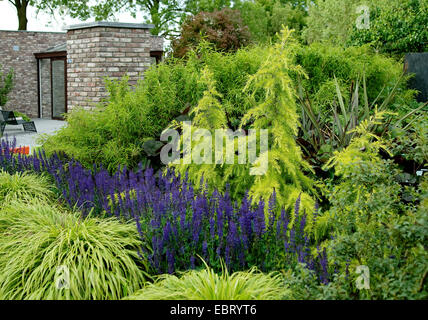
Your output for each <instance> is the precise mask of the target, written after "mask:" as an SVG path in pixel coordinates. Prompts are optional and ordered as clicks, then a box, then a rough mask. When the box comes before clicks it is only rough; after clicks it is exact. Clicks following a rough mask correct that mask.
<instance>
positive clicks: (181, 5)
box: [91, 0, 185, 38]
mask: <svg viewBox="0 0 428 320" xmlns="http://www.w3.org/2000/svg"><path fill="white" fill-rule="evenodd" d="M119 11H128V12H129V13H130V14H131V15H132V16H133V17H136V14H137V12H139V11H142V12H143V13H144V22H145V23H151V24H153V25H154V26H155V27H154V28H153V29H152V30H151V32H152V34H154V35H161V36H164V37H166V38H169V37H171V36H173V35H177V34H178V29H179V21H180V20H182V17H183V15H184V12H185V1H184V0H101V1H97V4H96V5H94V6H92V7H91V13H92V15H93V16H94V17H95V19H96V20H105V19H109V18H111V17H113V16H114V14H115V13H117V12H119Z"/></svg>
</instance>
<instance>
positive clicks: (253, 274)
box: [125, 266, 285, 300]
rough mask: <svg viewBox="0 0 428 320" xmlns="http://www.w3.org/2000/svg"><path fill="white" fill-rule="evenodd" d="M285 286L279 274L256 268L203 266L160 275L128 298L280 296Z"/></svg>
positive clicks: (258, 297) (181, 298)
mask: <svg viewBox="0 0 428 320" xmlns="http://www.w3.org/2000/svg"><path fill="white" fill-rule="evenodd" d="M284 293H285V288H284V287H283V280H282V278H281V276H280V275H279V274H274V273H270V274H264V273H261V272H259V271H258V270H257V269H256V268H252V269H250V270H249V271H244V272H235V273H233V274H229V272H228V271H227V269H226V268H225V267H224V266H223V272H222V273H221V274H217V273H215V272H214V270H213V269H211V268H209V267H208V266H206V268H205V269H203V270H199V271H196V270H191V271H187V272H184V273H182V274H181V276H180V277H177V276H175V275H161V276H159V278H158V279H157V281H156V282H155V283H150V284H148V285H147V286H146V287H144V288H143V289H141V290H139V291H137V292H136V293H134V294H133V295H132V296H129V297H127V298H125V299H129V300H279V299H281V298H282V297H283V296H284Z"/></svg>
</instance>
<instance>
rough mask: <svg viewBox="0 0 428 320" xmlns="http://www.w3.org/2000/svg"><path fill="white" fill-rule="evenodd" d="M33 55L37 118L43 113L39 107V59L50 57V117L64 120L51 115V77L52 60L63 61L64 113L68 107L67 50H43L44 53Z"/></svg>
mask: <svg viewBox="0 0 428 320" xmlns="http://www.w3.org/2000/svg"><path fill="white" fill-rule="evenodd" d="M34 56H35V57H36V59H37V92H38V97H37V98H38V99H37V100H38V116H39V118H41V117H42V116H43V115H42V114H40V109H41V101H40V95H41V92H40V86H41V83H40V72H41V70H40V63H39V60H40V59H50V83H51V118H52V119H56V120H64V119H63V118H60V117H54V116H53V90H52V89H53V86H52V84H53V79H52V60H63V61H64V91H65V92H64V95H65V99H64V100H65V101H64V103H65V106H64V110H65V113H67V112H68V108H67V104H68V102H67V51H59V52H44V53H35V54H34Z"/></svg>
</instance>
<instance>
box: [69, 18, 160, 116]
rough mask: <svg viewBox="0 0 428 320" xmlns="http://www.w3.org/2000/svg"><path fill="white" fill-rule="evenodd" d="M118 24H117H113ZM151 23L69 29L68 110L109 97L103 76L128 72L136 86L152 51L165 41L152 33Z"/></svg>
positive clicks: (88, 107)
mask: <svg viewBox="0 0 428 320" xmlns="http://www.w3.org/2000/svg"><path fill="white" fill-rule="evenodd" d="M114 25H115V26H114ZM150 28H151V26H150V25H134V24H121V23H117V24H115V23H93V24H92V25H91V24H89V25H86V26H84V25H80V26H74V27H73V26H71V27H70V28H69V30H68V32H67V61H68V64H67V79H68V83H67V91H68V95H67V98H68V99H67V100H68V111H70V110H72V109H73V107H75V106H81V107H84V108H85V109H90V108H92V107H93V106H94V105H95V104H97V103H99V102H101V101H102V100H103V98H106V97H107V92H106V89H105V86H104V77H109V78H112V79H119V78H120V77H122V76H123V75H124V74H125V73H126V74H128V76H129V79H130V84H131V85H135V84H136V83H137V80H138V79H139V78H141V77H142V73H143V72H144V71H145V70H146V69H147V68H148V67H149V66H150V65H151V64H152V63H153V61H154V59H153V58H151V57H150V51H151V50H162V47H163V40H162V38H160V37H153V36H151V34H150Z"/></svg>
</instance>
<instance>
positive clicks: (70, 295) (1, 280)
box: [0, 202, 146, 300]
mask: <svg viewBox="0 0 428 320" xmlns="http://www.w3.org/2000/svg"><path fill="white" fill-rule="evenodd" d="M0 226H1V230H0V232H1V237H0V252H2V254H1V256H0V299H5V300H9V299H18V300H21V299H35V300H40V299H43V300H44V299H55V300H56V299H67V300H69V299H71V300H81V299H84V300H87V299H121V298H123V297H125V296H128V295H129V294H132V293H133V292H134V291H136V290H138V289H140V287H141V285H142V284H143V283H144V282H145V273H144V269H145V267H146V266H145V265H144V260H142V259H141V258H139V257H138V254H137V249H138V247H139V245H140V242H139V240H138V235H137V234H136V232H135V227H134V226H132V225H130V224H125V223H120V222H118V221H117V220H116V219H114V218H113V219H98V218H84V219H83V218H81V217H80V215H79V214H78V213H71V212H63V211H62V210H61V209H59V208H56V207H52V206H49V205H46V203H41V202H34V203H32V204H23V203H19V202H14V203H11V204H10V206H6V207H5V208H3V209H2V211H1V212H0ZM140 268H141V269H140Z"/></svg>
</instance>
